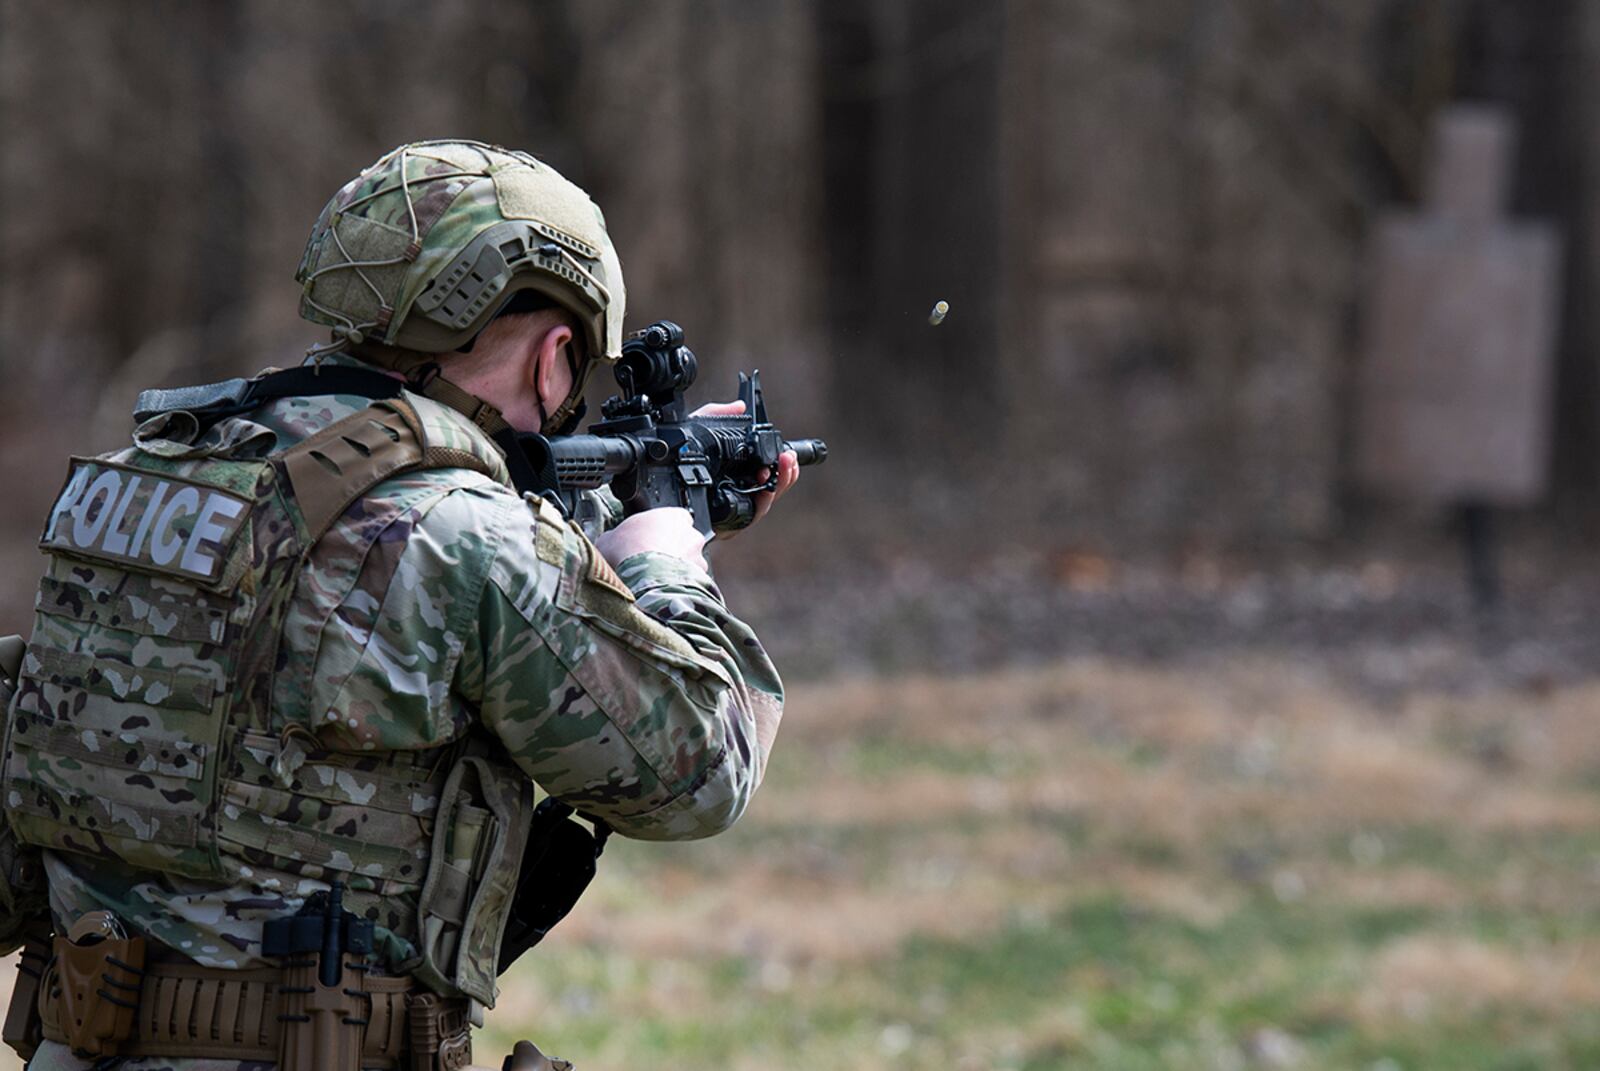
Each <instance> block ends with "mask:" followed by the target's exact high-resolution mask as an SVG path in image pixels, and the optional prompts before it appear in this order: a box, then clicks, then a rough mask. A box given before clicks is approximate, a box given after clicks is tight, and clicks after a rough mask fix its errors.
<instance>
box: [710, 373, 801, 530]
mask: <svg viewBox="0 0 1600 1071" xmlns="http://www.w3.org/2000/svg"><path fill="white" fill-rule="evenodd" d="M743 413H744V401H743V400H742V399H741V400H739V401H732V402H709V403H707V404H706V405H702V406H701V407H700V408H699V409H696V410H695V411H694V412H693V413H692V414H690V415H691V416H741V415H743ZM771 475H772V470H771V469H762V470H761V479H762V480H766V479H767V478H768V477H770V476H771ZM799 479H800V462H799V460H798V459H797V458H796V457H795V456H794V451H793V450H785V451H784V452H783V453H782V454H780V455H778V486H777V488H776V489H774V490H771V491H763V492H761V493H760V494H759V495H757V496H756V499H755V502H756V515H755V520H752V521H751V522H750V523H751V524H754V523H755V522H756V521H759V520H760V519H761V518H763V517H765V516H766V515H767V511H768V510H770V509H771V508H772V504H773V503H774V502H776V501H778V499H779V497H780V496H782V495H783V494H785V493H786V492H787V491H788V490H789V488H791V487H793V486H794V485H795V481H797V480H799ZM739 531H743V529H740V530H739ZM738 534H739V532H737V531H735V532H718V533H717V534H716V535H715V536H714V537H713V538H715V539H731V538H733V537H734V536H736V535H738Z"/></svg>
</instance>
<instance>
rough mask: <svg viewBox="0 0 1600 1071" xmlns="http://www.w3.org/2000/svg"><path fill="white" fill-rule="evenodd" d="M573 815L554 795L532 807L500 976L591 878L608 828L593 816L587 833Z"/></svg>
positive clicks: (568, 908) (564, 913)
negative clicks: (526, 845) (526, 844)
mask: <svg viewBox="0 0 1600 1071" xmlns="http://www.w3.org/2000/svg"><path fill="white" fill-rule="evenodd" d="M572 815H573V811H572V808H571V807H569V806H567V805H566V804H565V803H562V802H561V801H560V800H558V799H556V798H555V797H553V796H547V797H545V798H544V799H542V800H540V801H539V805H538V806H537V807H535V808H534V809H533V817H532V819H531V824H530V828H529V830H528V847H527V849H526V851H524V852H523V856H522V872H521V873H520V874H519V875H518V876H517V893H516V896H515V897H514V898H513V900H512V903H511V917H510V919H509V920H508V922H507V924H506V931H505V936H504V937H503V938H502V939H501V941H500V959H499V963H500V973H501V974H504V973H505V971H506V968H507V967H509V966H511V964H512V963H513V962H515V961H516V959H517V957H519V956H521V955H522V954H523V953H524V952H526V951H528V949H530V948H532V947H533V946H534V945H536V944H538V943H539V942H540V941H542V940H544V935H545V934H547V933H549V932H550V930H551V929H552V928H554V926H555V924H556V923H558V922H560V921H561V920H562V919H564V918H566V917H567V915H568V913H569V912H571V911H572V908H573V907H574V906H575V905H576V904H577V902H578V898H579V897H581V896H582V895H583V891H584V890H585V889H587V888H588V887H589V883H590V882H591V881H593V880H594V874H595V864H596V863H597V862H598V861H599V859H600V853H601V852H602V851H604V850H605V846H606V838H608V837H609V836H611V827H610V826H608V825H606V824H605V823H604V822H602V821H600V820H599V819H597V818H596V819H591V820H590V821H591V822H592V823H593V825H594V831H593V832H590V830H589V828H588V827H587V826H585V825H584V824H583V823H582V822H579V821H578V820H577V819H575V818H574V817H573V816H572Z"/></svg>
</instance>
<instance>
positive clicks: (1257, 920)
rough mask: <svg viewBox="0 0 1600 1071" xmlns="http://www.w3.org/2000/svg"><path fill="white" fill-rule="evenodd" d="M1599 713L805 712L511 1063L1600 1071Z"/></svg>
mask: <svg viewBox="0 0 1600 1071" xmlns="http://www.w3.org/2000/svg"><path fill="white" fill-rule="evenodd" d="M1597 714H1600V683H1551V682H1548V681H1546V682H1543V683H1538V684H1536V686H1534V687H1532V688H1530V689H1527V690H1496V689H1494V688H1488V687H1481V686H1480V687H1477V688H1476V690H1475V691H1473V692H1472V693H1471V694H1459V693H1457V694H1448V693H1444V692H1428V691H1421V690H1413V691H1411V692H1409V693H1404V694H1400V695H1397V694H1395V693H1393V692H1389V691H1385V692H1382V693H1381V694H1380V693H1371V694H1362V693H1358V692H1356V691H1352V690H1350V689H1349V688H1347V687H1346V686H1343V685H1340V684H1337V683H1335V682H1334V680H1333V679H1332V678H1330V677H1328V676H1325V675H1323V674H1322V673H1321V672H1320V671H1318V670H1314V669H1311V668H1308V665H1307V664H1304V663H1302V664H1287V663H1285V662H1283V661H1282V660H1273V661H1268V660H1264V659H1262V658H1261V657H1260V656H1252V655H1241V654H1231V655H1221V654H1219V655H1215V656H1211V657H1209V658H1208V659H1206V660H1202V661H1200V662H1198V663H1193V662H1191V663H1190V664H1188V665H1186V666H1185V668H1183V669H1181V670H1178V669H1153V668H1151V667H1149V666H1148V665H1139V664H1133V663H1125V662H1117V661H1110V660H1103V659H1096V658H1084V659H1078V660H1074V661H1068V662H1062V663H1058V664H1054V665H1050V666H1045V667H1042V668H1035V669H1027V670H1003V671H997V672H993V673H990V674H987V675H976V676H966V677H962V678H959V679H940V678H938V677H935V676H921V677H907V678H900V679H894V680H882V681H875V680H858V681H845V682H840V683H833V684H820V685H810V686H805V687H802V688H799V689H797V690H796V691H795V693H794V694H793V696H792V699H791V705H790V709H789V714H788V717H787V720H786V723H785V726H784V730H783V734H782V737H781V739H780V741H779V749H778V754H777V761H776V762H775V764H774V766H773V768H772V771H771V773H770V775H769V778H768V782H767V785H766V786H765V788H764V789H763V791H762V794H761V796H760V798H759V799H758V801H757V803H756V805H755V806H754V808H753V809H752V811H751V813H750V814H749V815H748V816H747V817H746V818H745V819H744V820H743V821H742V822H741V823H740V825H739V826H738V827H737V828H736V829H735V830H734V831H733V832H732V833H730V834H728V835H726V836H724V837H721V838H718V839H716V840H712V841H707V842H704V843H700V844H692V845H646V844H634V843H626V842H617V841H613V843H612V846H611V847H610V848H608V850H607V855H606V863H607V865H606V867H605V868H604V873H603V876H602V877H601V879H600V880H599V882H598V883H597V887H596V889H594V890H593V891H591V893H590V895H589V897H588V898H586V900H585V901H584V903H583V905H582V906H581V907H580V908H579V909H578V911H577V912H576V913H575V915H574V917H573V918H571V919H569V920H568V921H567V922H566V923H564V924H563V926H562V927H561V928H560V929H558V930H557V932H556V934H555V935H553V936H552V937H551V939H550V940H549V941H548V942H547V943H546V945H545V946H543V947H541V948H540V949H538V950H536V951H535V953H534V954H532V955H530V956H529V957H528V958H527V959H525V960H524V961H523V962H522V963H520V964H519V965H518V966H517V967H516V968H515V969H514V971H513V973H512V974H511V975H510V976H509V977H508V979H507V980H506V985H505V992H504V994H503V996H502V999H501V1002H500V1007H499V1008H498V1009H497V1010H496V1011H495V1012H493V1013H492V1014H491V1019H490V1026H489V1030H488V1032H487V1035H486V1036H484V1037H482V1038H481V1039H480V1047H479V1054H480V1059H482V1060H484V1062H485V1063H491V1062H497V1061H498V1055H497V1054H498V1052H503V1051H504V1049H503V1048H501V1046H504V1045H507V1044H509V1039H511V1038H513V1037H516V1036H519V1035H526V1036H530V1037H533V1038H535V1039H536V1040H538V1041H539V1042H540V1043H541V1044H542V1045H544V1046H545V1048H546V1049H547V1050H548V1051H554V1052H557V1053H561V1054H564V1055H567V1056H569V1057H570V1058H573V1059H575V1060H577V1062H578V1064H579V1066H580V1067H581V1068H582V1069H583V1071H612V1069H614V1071H623V1069H643V1068H668V1067H674V1068H677V1067H682V1068H688V1067H711V1068H731V1069H736V1071H738V1069H749V1071H755V1069H763V1071H765V1069H772V1071H782V1069H787V1068H794V1069H799V1068H805V1069H807V1071H812V1069H816V1068H830V1069H855V1068H891V1069H902V1068H903V1069H921V1068H926V1069H930V1071H931V1069H935V1068H937V1069H939V1071H948V1069H958V1071H959V1069H972V1071H978V1069H991V1068H993V1069H1014V1071H1044V1069H1049V1068H1065V1067H1072V1068H1104V1069H1128V1071H1134V1069H1145V1068H1151V1069H1154V1068H1161V1069H1168V1068H1176V1069H1188V1068H1202V1069H1203V1068H1221V1069H1230V1068H1238V1069H1247V1068H1292V1067H1301V1068H1319V1069H1320V1068H1356V1069H1363V1071H1398V1069H1420V1068H1430V1069H1431V1068H1450V1069H1478V1068H1481V1069H1490V1068H1493V1069H1498V1071H1511V1069H1522V1068H1527V1069H1534V1068H1537V1069H1541V1071H1542V1069H1562V1068H1588V1067H1595V1066H1600V907H1597V905H1600V748H1597V747H1596V744H1597V738H1600V718H1597V717H1596V715H1597ZM0 1066H4V1065H3V1064H0Z"/></svg>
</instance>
